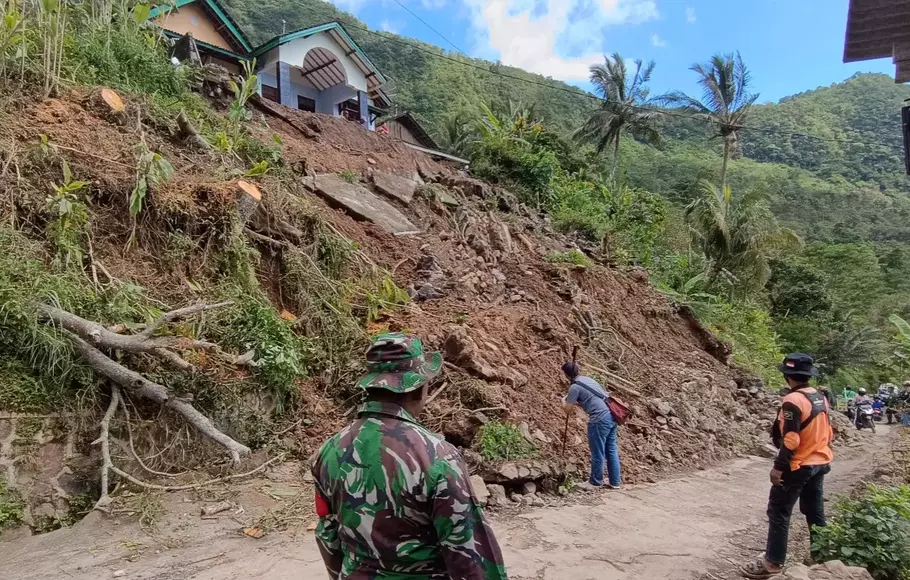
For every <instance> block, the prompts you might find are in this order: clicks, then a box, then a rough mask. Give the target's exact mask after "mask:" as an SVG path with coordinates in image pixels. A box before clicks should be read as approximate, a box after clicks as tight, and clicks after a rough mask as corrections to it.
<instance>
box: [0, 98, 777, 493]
mask: <svg viewBox="0 0 910 580" xmlns="http://www.w3.org/2000/svg"><path fill="white" fill-rule="evenodd" d="M93 95H94V93H93V92H88V91H82V92H76V93H73V94H71V95H68V96H66V97H65V98H60V99H47V100H44V101H41V102H38V103H35V104H33V105H31V106H28V107H18V108H15V107H14V108H13V109H10V110H8V111H7V112H6V113H5V114H3V115H2V117H3V118H2V119H0V121H2V124H3V125H4V126H5V127H10V129H11V130H10V132H9V133H8V135H11V136H12V139H14V140H15V142H16V145H17V148H18V150H19V151H28V150H30V149H33V148H34V144H35V143H37V142H38V141H39V139H40V135H47V136H48V137H49V139H50V141H51V142H52V143H54V144H57V145H58V146H61V147H60V151H59V153H60V154H61V155H62V156H64V157H66V159H67V160H68V161H69V164H70V166H71V167H72V169H73V174H74V175H75V176H76V178H78V179H88V180H90V181H91V182H92V184H93V185H92V197H91V200H90V203H91V210H92V215H93V218H92V219H93V232H94V234H93V235H94V239H95V251H96V253H97V257H98V258H99V259H100V260H101V261H102V262H103V263H104V264H105V265H106V266H107V267H108V269H109V270H110V271H111V273H112V274H113V275H114V276H115V277H117V278H119V279H121V280H132V281H135V282H138V283H140V284H142V285H143V286H145V287H147V288H148V289H149V291H150V292H151V294H152V295H153V296H154V297H156V298H158V299H160V300H162V301H164V302H166V303H168V304H171V305H174V306H176V305H178V304H179V303H185V302H187V301H189V300H193V299H195V297H194V294H193V291H192V290H191V289H190V287H189V284H188V280H190V276H189V275H190V274H192V272H193V271H194V268H195V264H194V263H192V262H188V263H186V264H183V265H182V266H181V267H177V268H174V267H172V266H168V265H167V263H166V258H167V256H166V253H165V252H164V250H163V247H162V240H161V239H158V238H157V237H156V236H158V234H157V233H156V224H161V223H167V224H169V227H175V224H176V226H178V227H179V228H181V229H183V230H184V231H197V232H204V231H205V230H206V228H210V227H211V225H212V223H214V222H216V221H217V220H219V219H222V218H223V216H224V215H225V214H227V213H229V212H231V211H233V207H232V204H233V199H232V197H231V196H230V195H229V194H228V193H227V190H226V189H225V187H224V184H225V183H226V182H228V181H229V178H228V177H226V175H225V174H226V170H227V169H230V168H229V167H228V168H224V167H223V166H222V160H220V159H219V158H217V157H216V156H215V155H214V154H212V153H206V152H196V151H192V150H190V149H188V148H186V147H183V146H181V145H178V144H176V143H174V142H173V141H172V140H171V138H170V136H169V135H167V134H163V133H155V132H154V131H152V130H148V129H147V130H146V131H145V132H144V138H145V140H146V142H147V143H148V145H149V147H150V148H152V149H153V150H156V151H159V152H160V153H161V154H162V155H163V156H165V157H166V158H167V159H169V160H170V161H171V162H172V164H173V165H174V167H175V169H176V173H175V175H174V176H173V177H172V179H171V180H170V181H169V183H168V184H167V185H166V186H164V187H161V188H159V189H158V190H156V191H153V192H152V193H151V200H150V208H151V211H150V212H149V216H148V217H144V218H143V219H147V220H150V221H149V222H143V223H142V224H140V226H141V227H140V228H139V231H140V235H139V240H138V243H137V244H134V245H133V246H131V247H130V248H129V249H125V247H126V241H127V239H128V237H129V232H130V226H129V223H128V218H127V217H126V213H125V209H126V203H127V199H128V196H129V192H130V190H131V189H132V186H133V184H134V180H135V147H136V145H137V143H138V142H139V139H140V132H139V131H138V130H137V128H136V125H135V121H129V122H120V121H118V120H117V119H112V118H110V117H109V116H108V115H106V114H105V112H104V111H103V110H101V109H99V108H98V107H94V106H93V105H92V103H93V102H94V101H93V98H94V97H93ZM125 100H126V101H127V103H128V112H129V115H127V118H128V119H134V118H136V116H137V115H138V113H139V111H140V109H141V106H140V105H139V104H137V103H135V102H131V100H130V99H129V98H127V99H125ZM262 114H263V115H264V121H262V120H259V121H255V122H253V123H251V128H252V129H253V130H254V131H255V132H256V133H257V134H258V135H260V136H261V138H262V139H263V141H264V142H266V143H269V144H271V143H272V135H273V134H278V135H280V136H281V140H282V143H283V157H284V159H285V161H286V163H287V164H288V165H290V166H292V167H296V166H297V165H299V164H301V162H303V161H304V160H305V161H306V164H305V165H306V171H307V172H313V171H353V172H360V173H361V174H363V177H364V179H365V180H366V179H367V174H368V173H369V172H370V171H380V170H382V171H392V172H398V173H401V174H406V175H408V176H414V175H415V174H416V173H417V172H418V170H423V173H424V174H425V175H426V174H427V173H439V174H442V175H444V176H445V177H446V178H447V179H448V180H449V183H450V184H451V183H456V184H457V183H458V180H459V179H461V178H460V177H459V176H458V175H457V174H456V173H455V172H454V171H453V170H451V169H447V168H444V167H442V166H440V165H438V164H435V163H434V162H432V161H431V160H429V159H428V158H426V157H424V156H422V155H421V154H418V153H416V152H414V151H413V150H411V149H409V148H406V147H404V146H403V145H402V144H401V143H400V142H397V141H395V140H393V139H391V138H389V137H387V136H382V135H377V134H375V133H370V132H367V131H364V130H363V129H362V128H361V127H359V126H358V125H356V124H353V123H350V122H348V121H344V120H341V119H334V118H327V117H324V116H318V115H311V114H308V113H302V112H298V111H291V110H288V109H286V108H282V107H280V106H277V105H266V106H264V107H263V108H262ZM279 115H280V117H281V118H279ZM301 127H307V128H308V129H301ZM313 127H318V132H315V133H314V131H313ZM307 135H309V136H307ZM55 172H56V173H59V170H56V169H47V173H46V174H43V175H35V176H28V177H29V178H30V179H31V184H32V186H33V187H34V193H35V198H36V199H43V196H44V195H46V192H47V189H46V187H47V182H48V181H51V180H54V179H59V175H57V174H55ZM11 179H15V176H14V175H13V174H12V172H8V173H7V175H6V176H5V177H0V189H2V186H3V185H8V184H10V180H11ZM4 180H5V181H4ZM262 184H263V186H264V187H265V188H266V189H265V195H266V196H268V195H269V193H268V189H267V185H268V180H263V182H262ZM473 187H474V186H473V185H471V184H469V183H467V182H465V183H463V184H462V185H456V186H454V187H450V188H449V190H448V191H449V192H450V193H451V194H452V195H455V196H457V197H459V198H460V200H461V202H462V206H461V207H460V208H458V209H457V210H454V209H452V208H449V207H446V206H444V205H442V204H440V203H438V202H432V201H429V202H428V201H426V200H423V199H422V198H420V197H418V198H415V201H414V202H413V203H412V204H410V206H409V207H405V206H400V209H401V210H402V211H404V212H405V213H406V214H407V215H408V217H409V218H410V219H411V220H412V222H413V223H415V224H417V225H418V227H420V228H421V230H422V231H423V233H421V234H419V235H415V236H410V237H407V236H405V237H395V236H392V235H390V234H387V233H385V232H383V231H382V230H380V229H379V228H377V227H375V226H373V225H371V224H367V223H363V222H358V221H356V220H354V219H352V218H351V217H349V216H347V215H346V214H344V213H342V212H339V211H335V210H332V209H330V208H329V207H328V206H326V205H325V204H324V203H323V202H322V201H321V200H320V199H318V198H317V197H315V196H314V195H312V194H303V195H305V197H306V199H304V201H305V202H306V204H307V205H308V206H309V207H315V208H316V210H317V211H318V212H319V213H320V214H322V216H323V217H325V218H326V219H328V220H329V221H330V222H331V223H332V224H334V227H335V228H336V229H337V230H338V231H340V232H342V233H343V234H344V235H346V236H348V237H349V238H351V239H352V240H354V241H356V242H357V243H358V244H359V245H360V247H361V248H362V251H363V252H364V253H365V254H366V255H367V256H368V257H369V258H370V259H371V260H373V261H374V262H375V263H377V264H379V265H381V266H384V267H385V268H387V269H389V270H390V271H392V272H393V276H394V279H395V281H396V282H397V284H398V285H399V286H401V287H402V288H407V287H409V286H414V287H415V288H416V287H419V285H420V284H421V283H422V282H423V281H424V280H425V276H426V272H421V271H420V270H419V266H420V263H421V261H422V259H423V258H426V259H429V260H430V261H435V263H436V264H438V271H439V272H441V276H442V278H441V281H439V282H435V284H436V285H437V286H438V287H439V288H438V289H439V290H440V292H441V294H442V296H441V298H439V299H433V300H428V301H423V302H414V303H412V304H410V305H409V306H408V307H406V308H405V309H403V310H401V311H398V312H391V313H390V314H388V316H387V318H386V319H385V320H384V321H381V324H380V325H379V326H374V327H371V328H370V330H376V329H378V328H379V327H381V326H384V327H388V328H391V329H405V330H409V331H412V332H416V333H417V334H419V335H421V336H423V337H424V338H425V339H426V340H427V341H428V343H429V345H430V346H431V347H434V348H439V349H441V348H443V345H444V343H445V342H446V340H447V339H448V338H450V337H451V336H453V335H459V333H462V334H463V335H465V336H467V337H468V338H469V339H470V340H471V341H473V343H474V346H475V347H476V348H475V355H474V356H479V357H480V358H482V359H483V362H485V363H486V364H487V366H488V367H489V370H490V371H491V372H489V373H486V375H485V376H482V377H477V376H474V377H471V376H469V375H468V373H465V372H463V371H459V370H451V369H450V373H449V378H448V381H449V382H450V383H451V385H447V389H446V391H445V392H444V393H443V394H442V396H441V397H439V398H438V399H436V401H435V402H434V403H433V404H432V405H431V406H430V408H429V409H428V413H427V417H426V418H425V419H426V421H427V422H428V423H429V424H430V425H431V426H432V427H434V428H437V429H439V430H440V431H443V432H444V433H446V434H448V435H449V436H451V437H452V438H453V440H456V441H458V442H461V443H465V444H468V443H470V442H471V438H472V436H473V434H474V431H475V429H476V425H474V424H472V423H471V422H470V421H468V416H469V415H470V414H471V413H470V412H471V410H473V409H477V408H479V407H500V406H502V407H505V409H500V410H494V411H491V412H490V413H489V414H490V416H491V417H500V418H503V419H506V420H508V421H511V422H514V423H516V424H518V423H521V422H526V423H528V427H529V430H530V431H531V432H534V431H535V430H537V429H540V430H541V431H542V432H543V434H544V436H545V438H546V441H548V442H544V441H537V445H538V446H539V448H540V451H541V453H542V455H543V456H545V457H550V458H560V455H561V445H562V443H561V439H562V433H563V428H564V425H565V415H564V413H563V411H562V409H561V397H562V396H563V395H564V394H565V390H566V381H565V379H564V377H562V376H561V374H560V371H559V366H560V364H561V363H562V362H563V360H565V358H566V357H567V356H568V353H569V352H571V349H572V347H573V346H574V345H581V347H582V349H581V354H580V362H581V363H582V368H583V369H586V368H587V369H590V368H591V365H593V366H596V367H600V368H604V369H608V370H610V371H611V372H613V373H615V374H616V375H619V376H621V377H624V378H625V379H627V380H629V381H631V382H632V383H634V385H635V389H636V390H637V391H638V392H639V393H640V395H641V396H630V395H628V392H627V391H625V390H623V389H620V388H618V387H616V386H611V385H608V388H609V389H610V390H612V391H613V392H614V393H615V394H617V395H620V396H623V397H624V398H626V399H629V402H630V403H632V404H633V406H634V407H635V410H636V415H635V417H634V419H633V420H632V422H631V424H630V425H629V426H628V427H627V429H625V432H624V435H623V437H622V438H621V453H622V456H623V463H624V476H625V479H626V480H627V481H630V482H635V481H645V480H649V479H653V478H655V477H657V476H659V475H660V474H665V473H671V472H677V471H681V470H690V469H694V468H702V467H705V466H707V465H709V464H710V463H712V462H715V461H718V460H724V459H728V458H731V457H733V456H734V455H736V454H739V453H742V452H750V451H752V450H753V449H754V447H755V445H756V443H757V441H759V440H760V436H761V435H763V433H764V430H765V427H766V424H765V423H764V421H766V420H767V414H768V412H769V409H770V403H771V402H772V399H771V398H767V397H766V396H765V395H764V394H763V393H756V395H757V396H755V397H751V396H749V395H748V394H747V393H746V392H745V391H740V390H739V389H738V385H737V383H739V384H740V385H743V384H745V383H744V381H745V378H744V377H742V376H741V373H740V372H739V371H737V370H736V369H734V368H731V367H730V366H728V365H727V364H725V363H724V362H723V361H721V360H718V358H715V356H712V354H709V352H707V351H706V350H705V349H708V351H710V352H711V353H714V354H715V355H716V354H717V348H716V346H717V345H716V343H714V344H712V343H711V337H710V336H709V335H707V334H706V333H705V331H704V329H702V328H700V327H699V326H698V325H697V323H694V322H693V320H692V318H691V316H689V315H687V314H686V313H684V312H680V311H677V310H676V309H675V308H674V307H673V306H672V305H671V304H670V303H669V302H668V301H667V299H666V298H664V297H663V296H662V295H660V294H659V293H657V292H656V291H655V290H654V289H653V288H652V287H651V286H650V284H649V283H648V281H647V273H646V272H644V271H642V270H638V269H618V268H615V267H611V266H609V265H604V264H599V263H593V264H592V265H591V266H590V267H588V268H587V269H581V270H580V269H576V268H573V267H571V266H569V265H564V264H553V263H549V262H547V261H546V260H545V257H546V256H548V255H549V254H551V253H552V252H555V251H564V250H566V249H569V248H571V247H573V244H572V242H571V241H570V240H569V239H567V238H565V237H564V236H561V235H559V234H557V233H556V232H554V231H553V230H552V229H551V228H550V227H549V225H548V224H547V222H546V221H545V220H542V219H540V218H538V217H536V216H535V215H534V213H533V212H530V211H528V210H527V209H524V208H519V207H518V206H517V205H516V204H515V203H514V199H512V198H511V197H510V196H509V194H508V193H507V192H502V191H499V190H496V189H490V188H489V187H488V186H485V185H484V186H483V188H482V190H483V191H484V192H485V193H487V194H489V195H490V196H491V197H492V196H493V195H500V196H505V197H506V198H507V199H508V201H509V203H506V204H505V205H511V206H512V209H513V211H512V212H511V213H509V212H506V213H501V212H494V211H492V210H491V209H490V202H491V197H488V198H486V199H481V198H478V197H476V196H475V195H472V193H471V192H472V191H474V190H473V189H472V188H473ZM478 187H479V186H478ZM301 191H302V190H301ZM475 193H476V191H475ZM395 203H397V202H395ZM502 205H503V204H500V206H502ZM36 215H40V212H38V213H37V214H36ZM155 220H158V221H157V222H156V221H155ZM33 225H34V226H35V230H40V228H41V224H33ZM504 227H505V228H507V229H508V232H509V234H510V237H511V248H509V247H506V246H505V245H503V244H504V242H503V241H502V240H501V239H498V238H501V237H502V236H501V234H497V235H493V234H492V233H491V232H493V231H494V230H495V231H498V232H502V231H503V229H502V228H504ZM261 249H262V250H263V255H266V254H267V253H268V252H267V251H266V248H264V247H263V248H261ZM200 251H201V252H205V251H208V249H207V247H205V248H202V249H201V250H200ZM267 265H268V262H267V260H266V261H264V262H263V268H265V267H267ZM465 277H468V278H470V279H471V280H474V282H470V281H465ZM263 283H264V285H266V286H268V285H269V284H273V283H274V280H270V279H269V278H268V277H266V276H264V277H263ZM276 306H278V307H284V305H283V304H277V305H276ZM579 317H587V319H588V320H589V321H592V320H593V321H594V324H593V327H592V328H587V329H586V328H585V326H584V325H583V324H581V323H580V322H579ZM589 326H592V325H590V324H589ZM449 358H452V357H451V356H450V357H449ZM721 358H722V357H721ZM467 362H472V361H467ZM458 364H459V365H461V366H463V367H464V366H466V363H465V361H459V362H458ZM474 374H475V375H476V374H477V373H474ZM594 374H598V373H597V371H594ZM350 378H351V380H352V381H353V380H354V378H355V377H354V376H352V377H350ZM300 388H301V390H302V394H303V399H304V409H303V412H305V413H306V415H305V416H307V417H313V418H315V423H314V424H313V425H311V426H308V427H305V428H304V427H301V428H300V429H298V430H297V431H296V434H297V437H298V440H299V444H300V446H301V451H302V452H303V453H304V454H309V453H311V452H312V451H314V450H315V448H316V446H317V445H318V444H319V442H320V441H321V440H322V439H324V438H325V437H327V436H328V435H329V434H330V432H331V431H332V430H333V429H335V428H337V426H338V425H339V424H340V423H342V422H343V420H344V419H343V418H342V417H340V415H339V413H338V412H337V411H338V409H339V406H341V405H343V402H339V401H333V400H331V399H330V398H327V397H326V396H325V391H324V389H322V388H320V386H318V385H311V384H301V385H300ZM657 398H659V399H661V400H662V402H663V403H665V404H669V408H670V411H669V412H667V411H659V410H658V409H659V407H658V405H657V402H656V401H655V399H657ZM348 404H349V403H348ZM346 406H347V405H344V406H341V408H344V407H346ZM664 408H666V407H665V406H664ZM706 421H707V423H706ZM584 425H585V423H584V419H583V417H581V416H580V415H576V416H574V418H573V419H572V421H571V425H570V429H569V436H568V441H567V444H566V456H567V457H566V458H568V459H582V458H584V457H586V455H587V446H586V443H585V426H584Z"/></svg>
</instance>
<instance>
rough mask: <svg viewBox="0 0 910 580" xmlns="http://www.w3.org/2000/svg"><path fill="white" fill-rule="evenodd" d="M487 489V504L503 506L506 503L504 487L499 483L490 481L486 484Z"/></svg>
mask: <svg viewBox="0 0 910 580" xmlns="http://www.w3.org/2000/svg"><path fill="white" fill-rule="evenodd" d="M487 491H488V492H489V494H490V497H489V498H488V499H487V505H491V506H504V505H506V503H508V501H509V500H508V499H507V498H506V488H504V487H503V486H501V485H498V484H495V483H491V484H489V485H487Z"/></svg>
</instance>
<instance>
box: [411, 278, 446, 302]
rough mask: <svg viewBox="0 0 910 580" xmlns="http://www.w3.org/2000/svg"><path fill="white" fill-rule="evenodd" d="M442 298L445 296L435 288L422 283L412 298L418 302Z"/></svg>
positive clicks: (427, 283)
mask: <svg viewBox="0 0 910 580" xmlns="http://www.w3.org/2000/svg"><path fill="white" fill-rule="evenodd" d="M444 296H445V294H444V293H443V292H441V291H440V290H438V289H437V288H436V287H435V286H433V285H432V284H430V283H429V282H424V283H423V284H421V285H420V288H418V289H417V291H416V292H415V295H414V296H413V298H414V299H415V300H417V301H418V302H423V301H425V300H438V299H440V298H442V297H444Z"/></svg>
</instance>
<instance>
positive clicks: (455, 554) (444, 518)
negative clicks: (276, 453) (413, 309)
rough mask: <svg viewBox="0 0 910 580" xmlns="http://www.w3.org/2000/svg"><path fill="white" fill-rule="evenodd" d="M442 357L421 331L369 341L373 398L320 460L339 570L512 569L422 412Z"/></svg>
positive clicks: (457, 572) (335, 579)
mask: <svg viewBox="0 0 910 580" xmlns="http://www.w3.org/2000/svg"><path fill="white" fill-rule="evenodd" d="M441 367H442V357H441V356H440V355H439V353H425V352H424V350H423V343H422V342H421V341H420V339H419V338H417V337H416V336H412V335H407V334H398V333H387V334H380V335H379V336H378V337H376V338H375V339H374V341H373V344H372V345H371V346H370V348H369V350H367V369H368V370H369V374H367V375H366V376H364V377H362V378H361V379H360V381H359V386H360V388H361V389H364V390H365V391H366V393H367V401H366V402H365V403H364V404H363V405H362V406H361V407H360V411H359V413H358V416H357V419H356V420H355V421H354V422H353V423H352V424H350V425H348V426H347V427H345V428H344V429H342V430H341V432H339V433H337V434H336V435H335V436H333V437H332V438H331V439H329V440H328V441H326V442H325V443H324V444H323V446H322V448H321V449H320V450H319V453H318V454H317V456H316V459H315V462H314V464H313V477H314V478H315V482H316V514H317V515H318V516H319V523H318V525H317V528H316V542H317V544H318V546H319V551H320V552H321V553H322V559H323V561H324V562H325V566H326V569H327V571H328V573H329V578H331V579H332V580H347V579H351V580H354V579H357V580H362V579H367V578H401V579H404V578H413V579H415V580H416V579H426V580H429V579H436V578H440V579H443V578H445V579H459V580H461V579H463V580H504V579H505V578H506V572H505V566H504V564H503V560H502V553H501V552H500V549H499V544H498V543H497V542H496V538H495V537H494V535H493V529H492V528H491V527H490V525H489V524H488V523H487V521H486V519H484V516H483V512H482V510H481V508H480V505H479V503H478V502H477V499H476V497H475V495H474V492H473V491H472V489H471V486H470V481H469V479H468V469H467V466H466V465H465V463H464V460H462V458H461V456H460V455H459V453H458V450H457V449H456V448H455V447H453V446H452V445H451V444H449V443H447V442H446V440H445V439H444V438H442V437H441V436H439V435H436V434H435V433H432V432H430V431H428V430H427V429H425V428H424V427H423V426H421V425H420V423H418V422H417V419H415V417H416V416H417V415H419V414H420V412H421V410H423V407H424V405H425V404H426V402H427V394H428V390H429V389H428V386H429V384H430V383H431V381H432V380H433V379H434V378H435V377H436V376H437V375H438V374H439V371H440V369H441Z"/></svg>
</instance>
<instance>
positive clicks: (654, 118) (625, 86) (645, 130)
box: [576, 52, 663, 182]
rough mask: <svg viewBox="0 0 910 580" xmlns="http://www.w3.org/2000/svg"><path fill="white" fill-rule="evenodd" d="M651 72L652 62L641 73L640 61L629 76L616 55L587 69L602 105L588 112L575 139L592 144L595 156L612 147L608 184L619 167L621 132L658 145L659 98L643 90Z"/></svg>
mask: <svg viewBox="0 0 910 580" xmlns="http://www.w3.org/2000/svg"><path fill="white" fill-rule="evenodd" d="M652 72H654V61H653V60H652V61H651V62H649V63H648V64H647V65H645V66H644V69H642V61H641V60H636V61H635V72H634V73H632V74H631V76H630V74H629V71H628V70H627V69H626V62H625V61H624V60H623V58H622V56H620V54H619V53H618V52H614V53H613V56H612V57H604V63H603V64H595V65H593V66H592V67H591V83H592V84H593V85H594V88H595V91H596V92H597V93H598V94H599V95H600V96H601V98H602V99H603V102H602V103H601V105H600V108H599V109H597V110H596V111H593V112H591V114H590V116H588V119H587V121H585V123H584V125H582V126H581V128H580V129H579V130H578V131H577V132H576V135H577V137H578V138H579V139H581V140H583V141H590V142H593V143H595V146H596V148H597V152H598V153H602V152H603V151H604V149H606V148H607V147H609V146H611V145H612V146H613V169H612V170H611V172H610V181H611V182H615V179H616V170H617V168H618V167H619V146H620V141H621V139H620V138H621V137H622V134H623V131H627V132H628V133H630V134H631V135H633V136H634V137H635V138H637V139H641V140H643V141H647V142H648V143H651V144H655V145H656V144H659V143H660V133H659V132H658V130H657V127H658V122H659V120H660V119H661V117H662V116H663V112H662V111H660V110H658V109H656V108H655V106H656V105H657V103H658V101H659V98H652V97H651V96H650V91H649V89H648V87H647V86H646V85H647V83H648V81H649V80H651V73H652Z"/></svg>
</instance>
